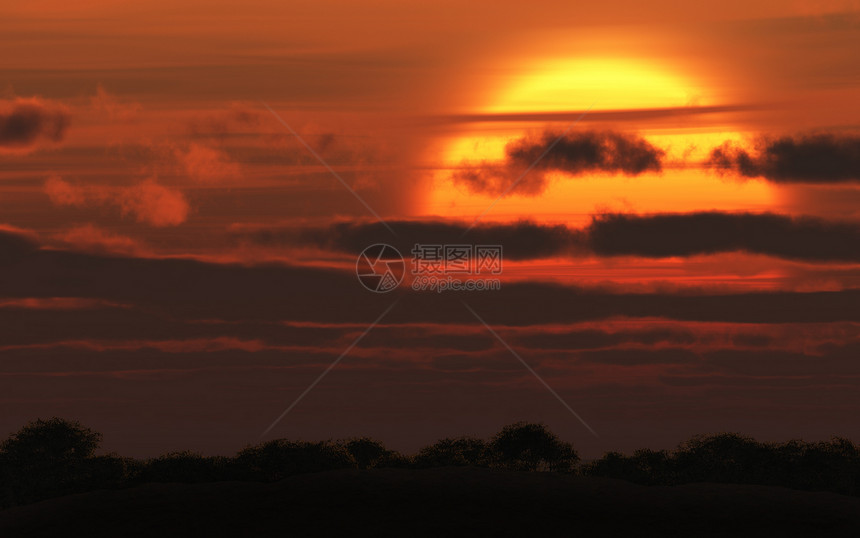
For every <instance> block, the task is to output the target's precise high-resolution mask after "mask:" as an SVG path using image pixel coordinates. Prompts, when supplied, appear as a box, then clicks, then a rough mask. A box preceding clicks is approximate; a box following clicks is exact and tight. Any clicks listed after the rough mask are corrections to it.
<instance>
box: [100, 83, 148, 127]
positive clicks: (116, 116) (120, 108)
mask: <svg viewBox="0 0 860 538" xmlns="http://www.w3.org/2000/svg"><path fill="white" fill-rule="evenodd" d="M90 104H91V105H92V107H93V109H94V110H95V111H96V112H100V113H102V114H106V115H107V116H108V117H110V119H112V120H115V121H129V120H133V119H135V118H136V117H137V115H138V114H140V111H141V109H142V107H141V105H140V103H135V102H128V103H123V102H121V101H120V100H118V99H117V98H116V97H114V96H113V95H111V94H109V93H108V92H107V90H105V89H104V86H102V85H101V84H99V85H98V86H97V87H96V94H95V95H94V96H92V97H90Z"/></svg>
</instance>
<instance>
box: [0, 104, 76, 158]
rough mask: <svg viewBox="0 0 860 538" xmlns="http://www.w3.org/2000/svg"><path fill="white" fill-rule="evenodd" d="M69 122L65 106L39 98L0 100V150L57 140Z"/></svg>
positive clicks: (25, 150) (10, 149)
mask: <svg viewBox="0 0 860 538" xmlns="http://www.w3.org/2000/svg"><path fill="white" fill-rule="evenodd" d="M68 125H69V113H68V111H67V110H66V108H65V107H63V106H61V105H59V104H57V103H54V102H51V101H47V100H44V99H39V98H35V97H33V98H28V99H24V98H16V99H13V100H11V101H8V100H7V101H0V150H7V151H23V152H27V151H32V150H34V149H35V148H36V147H38V146H39V144H41V143H43V142H49V143H58V142H61V141H62V140H63V138H64V136H65V134H66V128H67V127H68Z"/></svg>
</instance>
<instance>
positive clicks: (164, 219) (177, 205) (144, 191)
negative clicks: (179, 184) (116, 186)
mask: <svg viewBox="0 0 860 538" xmlns="http://www.w3.org/2000/svg"><path fill="white" fill-rule="evenodd" d="M117 202H118V204H119V206H120V208H121V209H122V211H123V213H124V214H129V215H133V216H134V217H135V218H136V219H137V220H138V222H145V223H147V224H151V225H152V226H157V227H162V226H176V225H179V224H182V223H183V222H185V220H186V219H187V218H188V213H189V211H190V208H189V205H188V202H187V201H186V199H185V195H184V194H182V192H181V191H178V190H175V189H171V188H168V187H165V186H163V185H159V184H158V182H156V180H155V179H154V178H149V179H145V180H143V181H142V182H141V183H138V184H137V185H135V186H132V187H128V188H124V189H122V190H121V191H120V192H119V195H118V197H117Z"/></svg>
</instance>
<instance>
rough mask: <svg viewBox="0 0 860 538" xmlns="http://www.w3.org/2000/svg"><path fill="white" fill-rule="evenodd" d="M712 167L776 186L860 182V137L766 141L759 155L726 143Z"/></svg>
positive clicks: (714, 156)
mask: <svg viewBox="0 0 860 538" xmlns="http://www.w3.org/2000/svg"><path fill="white" fill-rule="evenodd" d="M706 164H707V165H708V166H710V167H711V168H714V169H717V170H719V171H723V172H727V171H728V172H733V173H735V174H738V175H740V176H743V177H763V178H765V179H767V180H769V181H773V182H775V183H843V182H848V181H854V180H858V179H860V137H856V136H838V135H832V134H820V135H811V136H797V137H782V138H775V139H762V140H760V141H759V143H758V147H757V149H756V151H755V152H748V151H746V150H745V149H742V148H740V147H737V146H736V145H732V144H731V143H728V142H727V143H725V144H723V145H722V146H720V147H718V148H715V149H714V150H713V151H712V152H711V155H710V158H709V159H708V161H707V163H706Z"/></svg>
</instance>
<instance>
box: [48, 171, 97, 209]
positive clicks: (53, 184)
mask: <svg viewBox="0 0 860 538" xmlns="http://www.w3.org/2000/svg"><path fill="white" fill-rule="evenodd" d="M44 191H45V193H46V194H47V195H48V197H49V198H50V199H51V202H52V203H53V204H54V205H59V206H83V205H86V203H87V195H86V191H85V189H84V188H82V187H79V186H77V185H72V184H71V183H69V182H68V181H65V180H63V179H62V178H61V177H60V176H51V177H49V178H48V180H47V181H45V187H44Z"/></svg>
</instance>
